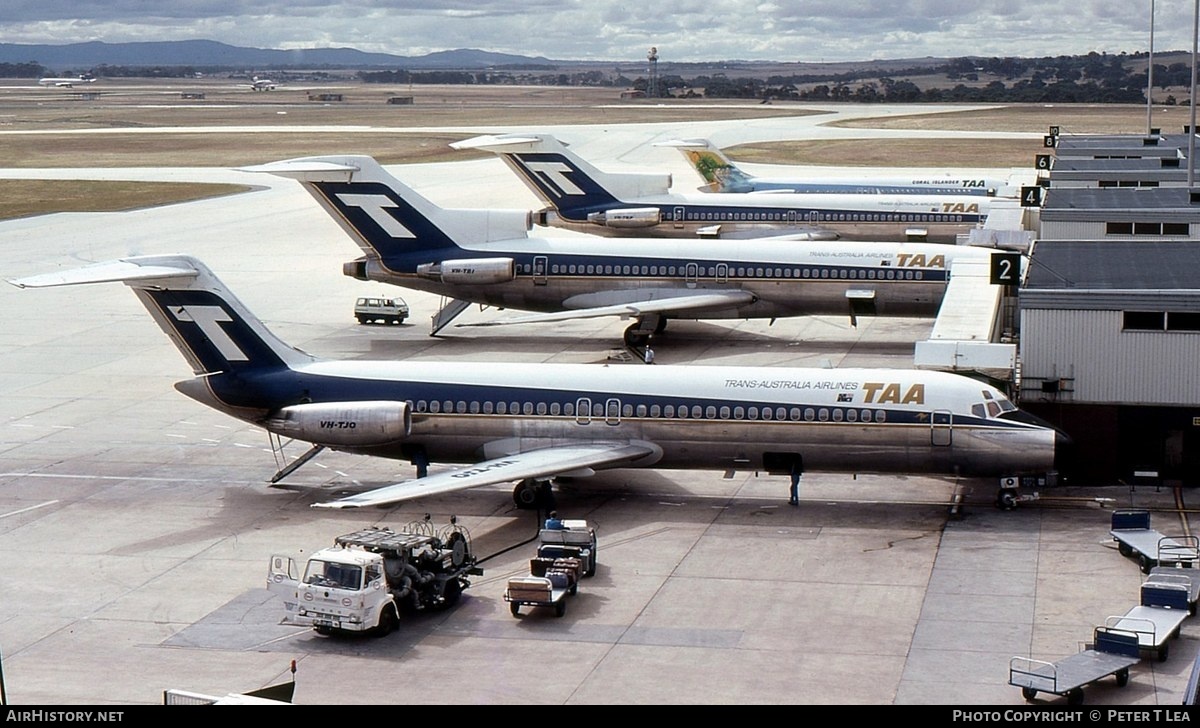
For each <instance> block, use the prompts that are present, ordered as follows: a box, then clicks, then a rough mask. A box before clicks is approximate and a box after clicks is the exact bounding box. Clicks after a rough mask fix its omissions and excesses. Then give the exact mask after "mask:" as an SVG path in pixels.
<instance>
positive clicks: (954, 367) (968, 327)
mask: <svg viewBox="0 0 1200 728" xmlns="http://www.w3.org/2000/svg"><path fill="white" fill-rule="evenodd" d="M1004 288H1005V287H1004V286H998V285H993V284H992V283H991V282H990V267H989V264H988V263H981V262H975V261H972V262H963V261H957V262H955V263H954V265H953V267H952V268H951V270H950V283H949V284H948V285H947V287H946V297H945V299H943V301H942V307H941V309H940V310H939V311H938V315H937V319H936V320H935V321H934V324H933V331H932V332H931V333H930V335H929V338H928V339H927V340H925V341H918V342H917V344H916V350H915V353H914V355H913V363H914V364H915V365H916V367H917V368H918V369H939V370H942V371H948V372H979V373H981V374H985V375H987V376H988V377H990V378H992V379H994V380H998V381H1011V380H1012V379H1013V376H1014V372H1015V370H1016V365H1017V346H1016V344H1015V343H1010V342H1005V341H996V339H997V338H999V337H998V333H1000V331H1002V327H1001V326H1000V325H999V322H1000V318H1001V313H1002V311H1003V306H1004Z"/></svg>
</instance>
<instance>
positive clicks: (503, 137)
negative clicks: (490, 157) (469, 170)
mask: <svg viewBox="0 0 1200 728" xmlns="http://www.w3.org/2000/svg"><path fill="white" fill-rule="evenodd" d="M540 141H542V140H541V139H539V138H538V137H533V136H522V135H520V134H484V135H482V136H477V137H471V138H470V139H463V140H462V141H461V142H453V143H452V144H451V145H450V148H451V149H488V148H490V147H505V146H513V145H516V144H536V143H538V142H540Z"/></svg>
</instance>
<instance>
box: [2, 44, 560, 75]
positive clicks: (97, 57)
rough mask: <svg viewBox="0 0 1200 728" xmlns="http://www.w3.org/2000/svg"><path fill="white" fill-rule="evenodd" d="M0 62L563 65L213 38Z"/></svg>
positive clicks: (25, 51)
mask: <svg viewBox="0 0 1200 728" xmlns="http://www.w3.org/2000/svg"><path fill="white" fill-rule="evenodd" d="M0 63H13V64H18V63H37V64H40V65H42V66H45V67H47V68H50V69H54V70H62V71H65V70H86V69H90V68H94V67H96V66H104V65H108V66H194V67H197V68H380V67H382V68H400V67H402V68H409V69H449V68H454V69H483V68H493V67H496V66H529V65H558V63H557V62H555V61H550V60H547V59H545V58H540V57H538V58H535V57H529V56H518V55H512V54H508V53H491V52H489V51H481V50H473V49H461V50H452V51H439V52H437V53H430V54H428V55H424V56H398V55H391V54H387V53H365V52H363V51H359V50H355V49H353V48H312V49H303V50H272V49H267V48H241V47H238V46H232V45H228V44H226V43H219V42H217V41H212V40H177V41H157V42H143V43H103V42H100V41H92V42H88V43H68V44H65V45H45V44H41V45H35V44H22V43H0Z"/></svg>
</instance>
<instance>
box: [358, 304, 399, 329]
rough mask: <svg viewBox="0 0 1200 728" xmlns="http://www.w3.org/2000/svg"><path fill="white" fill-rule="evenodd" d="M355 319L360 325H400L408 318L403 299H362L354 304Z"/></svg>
mask: <svg viewBox="0 0 1200 728" xmlns="http://www.w3.org/2000/svg"><path fill="white" fill-rule="evenodd" d="M354 317H355V318H356V319H358V322H359V323H360V324H374V323H382V324H400V323H404V319H406V318H408V304H407V303H405V302H404V299H403V298H360V299H358V300H357V301H355V302H354Z"/></svg>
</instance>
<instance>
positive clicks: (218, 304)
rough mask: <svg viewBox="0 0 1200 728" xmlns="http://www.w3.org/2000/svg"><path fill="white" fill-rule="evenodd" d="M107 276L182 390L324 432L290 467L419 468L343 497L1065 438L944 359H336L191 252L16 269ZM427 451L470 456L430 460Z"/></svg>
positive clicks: (1035, 469)
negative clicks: (168, 359) (325, 455)
mask: <svg viewBox="0 0 1200 728" xmlns="http://www.w3.org/2000/svg"><path fill="white" fill-rule="evenodd" d="M106 281H123V282H124V283H125V284H126V285H128V286H130V287H131V288H133V290H134V292H135V293H136V294H137V296H138V298H139V299H140V300H141V302H142V303H143V304H144V305H145V307H146V308H147V310H149V312H150V314H151V316H152V317H153V318H154V320H155V321H156V322H157V323H158V325H159V326H160V327H161V328H162V329H163V331H164V332H165V333H166V334H167V335H168V337H169V338H170V339H171V341H172V342H173V343H175V345H176V346H177V347H178V348H179V350H180V351H181V352H182V353H183V355H184V357H185V358H186V359H187V361H188V362H189V363H190V364H191V366H192V368H193V371H194V372H195V374H196V375H197V376H196V377H195V378H193V379H188V380H184V381H181V382H178V383H177V384H176V385H175V386H176V388H177V389H178V390H179V391H180V392H182V393H183V394H185V395H187V396H189V397H192V398H193V399H195V400H197V401H199V402H201V403H203V404H205V405H207V406H210V407H213V408H214V409H217V410H219V411H221V412H224V413H226V414H228V415H230V416H232V417H235V418H237V419H240V420H244V421H246V422H250V423H254V424H256V425H258V426H261V427H262V428H264V429H265V430H267V431H268V432H269V433H271V434H272V435H275V436H278V437H282V438H294V439H296V440H300V441H302V442H308V443H312V444H313V448H312V449H310V450H309V451H308V452H307V453H306V454H305V455H304V456H303V457H302V458H301V459H299V460H297V461H296V462H295V463H292V464H291V465H289V466H288V467H287V468H284V470H282V471H280V472H279V473H277V474H276V479H279V478H281V477H284V476H286V475H287V474H288V473H290V472H291V471H292V470H294V469H295V468H296V467H298V465H299V464H302V463H303V462H305V461H307V460H308V459H309V458H311V456H312V455H314V454H316V453H317V452H319V451H320V450H321V449H323V448H326V447H329V448H333V449H337V450H343V451H347V452H353V453H361V454H366V455H376V456H381V457H388V458H397V459H407V460H411V461H413V463H414V464H416V465H417V473H418V477H417V478H416V479H414V480H408V481H404V482H401V483H397V484H394V485H388V486H385V487H381V488H378V489H375V490H371V491H368V492H364V493H360V494H356V495H352V496H349V497H345V498H341V499H339V500H335V501H332V502H328V503H323V504H320V505H324V506H328V507H334V508H345V507H354V506H368V505H381V504H389V503H395V502H399V501H404V500H408V499H411V498H417V497H420V496H424V495H434V494H439V493H447V492H451V491H457V490H462V489H466V488H473V487H478V486H485V485H493V484H499V483H507V482H514V481H520V482H519V484H518V485H517V487H516V489H515V490H514V493H513V497H514V500H515V501H516V502H517V503H518V504H520V505H533V504H535V503H536V502H537V501H538V499H537V495H538V493H539V492H540V490H541V487H542V486H541V485H539V484H538V482H539V481H548V480H549V479H550V478H553V477H555V476H560V475H567V474H569V475H572V476H586V475H591V474H593V473H594V471H596V470H599V469H604V468H621V467H656V468H678V469H715V470H724V471H732V470H739V469H740V470H762V471H767V472H771V473H788V474H791V475H792V476H793V477H798V476H799V473H800V472H801V471H802V470H810V471H834V472H851V473H868V472H876V473H926V474H941V475H963V476H981V477H983V476H1014V475H1020V474H1024V473H1031V474H1032V473H1045V472H1049V471H1052V470H1054V469H1055V468H1056V458H1058V457H1059V456H1060V455H1061V454H1062V453H1063V452H1064V447H1065V446H1066V445H1067V441H1066V439H1065V437H1064V436H1063V435H1061V434H1060V433H1058V432H1057V431H1055V430H1054V429H1053V428H1052V427H1050V426H1048V425H1047V424H1045V423H1043V422H1041V421H1039V420H1037V419H1035V418H1033V417H1032V416H1030V415H1028V414H1025V413H1023V412H1021V411H1019V410H1017V409H1016V407H1014V406H1013V404H1012V403H1011V402H1009V400H1008V399H1006V398H1005V397H1004V395H1003V394H1001V393H1000V392H999V391H998V390H996V389H994V388H992V387H990V386H988V385H985V384H982V383H980V382H977V381H975V380H973V379H969V378H966V377H962V376H959V375H955V374H949V373H945V372H934V371H919V370H893V369H842V370H839V369H790V368H766V367H728V366H726V367H716V366H711V367H710V366H687V367H682V366H657V367H630V366H620V365H617V366H605V365H589V364H528V363H519V364H516V363H514V364H503V363H495V362H489V363H487V364H486V365H480V363H478V362H445V361H444V362H426V361H394V360H389V361H354V360H350V361H328V360H321V359H318V358H316V357H313V356H310V355H308V354H306V353H304V352H301V351H299V350H298V349H294V348H292V347H290V346H288V345H286V344H285V343H283V342H282V341H281V340H280V339H278V338H277V337H275V336H274V335H273V334H271V333H270V332H269V331H268V330H267V329H266V327H265V326H263V324H262V322H261V321H259V320H258V319H256V318H254V317H253V316H252V315H251V314H250V312H249V311H248V310H247V309H246V308H245V306H244V305H243V304H242V303H241V302H240V301H239V300H238V299H237V298H235V297H234V296H233V294H231V293H230V292H229V291H228V290H227V289H226V288H225V286H224V285H223V284H222V283H221V282H220V281H219V280H218V279H217V277H216V276H215V275H214V274H213V273H212V272H211V271H210V270H209V269H208V268H207V267H206V266H204V265H203V264H202V263H200V262H199V261H197V260H195V259H193V258H189V257H186V256H180V255H160V256H143V257H134V258H124V259H121V260H116V261H110V262H107V263H98V264H95V265H92V266H88V267H85V268H81V269H75V270H70V271H64V272H58V273H53V274H46V275H39V276H33V277H29V278H23V279H20V280H15V281H12V283H13V284H15V285H17V286H19V287H44V286H61V285H70V284H77V283H96V282H106ZM430 462H442V463H465V464H467V467H466V468H463V469H459V470H450V471H445V472H440V473H437V474H428V473H427V471H426V465H427V464H428V463H430ZM421 475H424V476H425V477H420V476H421ZM1001 498H1003V499H1004V500H1002V501H1000V502H1001V503H1002V504H1005V505H1009V504H1011V503H1015V493H1013V491H1011V490H1002V491H1001Z"/></svg>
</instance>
